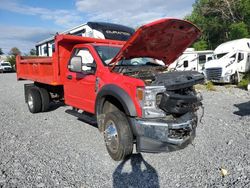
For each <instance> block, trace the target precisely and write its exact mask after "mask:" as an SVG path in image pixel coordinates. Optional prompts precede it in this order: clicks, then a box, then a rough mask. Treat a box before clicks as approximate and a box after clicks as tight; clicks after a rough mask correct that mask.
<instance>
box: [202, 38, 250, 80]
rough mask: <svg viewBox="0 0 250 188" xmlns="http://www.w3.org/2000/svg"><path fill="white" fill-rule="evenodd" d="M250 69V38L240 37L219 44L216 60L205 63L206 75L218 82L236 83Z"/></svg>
mask: <svg viewBox="0 0 250 188" xmlns="http://www.w3.org/2000/svg"><path fill="white" fill-rule="evenodd" d="M248 71H250V39H238V40H234V41H229V42H226V43H223V44H221V45H219V46H218V47H217V48H216V49H215V50H214V60H211V61H209V62H208V63H206V64H205V76H206V78H207V79H208V80H211V81H213V82H218V83H235V84H238V82H239V81H240V80H241V75H242V74H244V73H246V72H248Z"/></svg>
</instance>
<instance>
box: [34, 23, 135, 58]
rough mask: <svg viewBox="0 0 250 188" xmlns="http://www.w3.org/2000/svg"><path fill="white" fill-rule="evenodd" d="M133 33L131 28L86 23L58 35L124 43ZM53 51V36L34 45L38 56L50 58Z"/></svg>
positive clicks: (110, 24)
mask: <svg viewBox="0 0 250 188" xmlns="http://www.w3.org/2000/svg"><path fill="white" fill-rule="evenodd" d="M134 32H135V30H134V29H133V28H130V27H127V26H124V25H119V24H113V23H104V22H88V23H86V24H82V25H79V26H77V27H74V28H72V29H69V30H67V31H63V32H61V33H58V34H69V35H77V36H83V37H93V38H100V39H113V40H122V41H126V40H128V39H129V38H130V37H131V36H132V34H133V33H134ZM54 49H55V46H54V36H53V37H50V38H48V39H45V40H42V41H40V42H38V43H37V44H36V53H37V55H38V56H52V53H53V50H54Z"/></svg>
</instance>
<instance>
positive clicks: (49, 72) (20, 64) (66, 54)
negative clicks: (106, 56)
mask: <svg viewBox="0 0 250 188" xmlns="http://www.w3.org/2000/svg"><path fill="white" fill-rule="evenodd" d="M84 43H91V44H94V43H102V44H118V45H123V44H124V43H125V42H124V41H115V40H106V39H96V38H89V37H80V36H72V35H57V36H55V52H54V53H53V56H52V57H22V56H17V62H16V70H17V79H18V80H21V79H25V80H32V81H35V82H40V83H44V84H49V85H54V86H57V85H63V83H64V81H65V79H66V72H67V65H68V61H69V59H70V55H71V51H72V49H73V48H74V46H75V45H76V44H84Z"/></svg>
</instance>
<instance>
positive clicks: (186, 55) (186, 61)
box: [168, 48, 213, 73]
mask: <svg viewBox="0 0 250 188" xmlns="http://www.w3.org/2000/svg"><path fill="white" fill-rule="evenodd" d="M212 59H213V51H212V50H204V51H195V49H194V48H187V49H186V50H185V51H184V52H183V54H182V55H181V56H180V57H179V58H178V59H177V60H176V61H175V62H174V63H172V64H171V65H170V66H169V67H168V68H169V70H177V71H188V70H195V71H198V72H200V73H202V72H203V69H204V65H205V63H206V62H208V61H210V60H212Z"/></svg>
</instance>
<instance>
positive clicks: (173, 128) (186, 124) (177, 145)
mask: <svg viewBox="0 0 250 188" xmlns="http://www.w3.org/2000/svg"><path fill="white" fill-rule="evenodd" d="M133 121H134V122H133V125H134V126H133V131H134V132H135V134H136V138H137V151H138V152H153V153H155V152H171V151H176V150H179V149H183V148H185V147H186V146H187V145H188V144H190V143H191V142H192V141H193V139H194V137H195V130H196V126H197V116H196V115H195V114H194V113H190V112H189V113H186V114H185V115H183V116H181V117H179V118H177V119H176V120H162V119H161V120H157V119H154V120H148V119H134V120H133Z"/></svg>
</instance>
